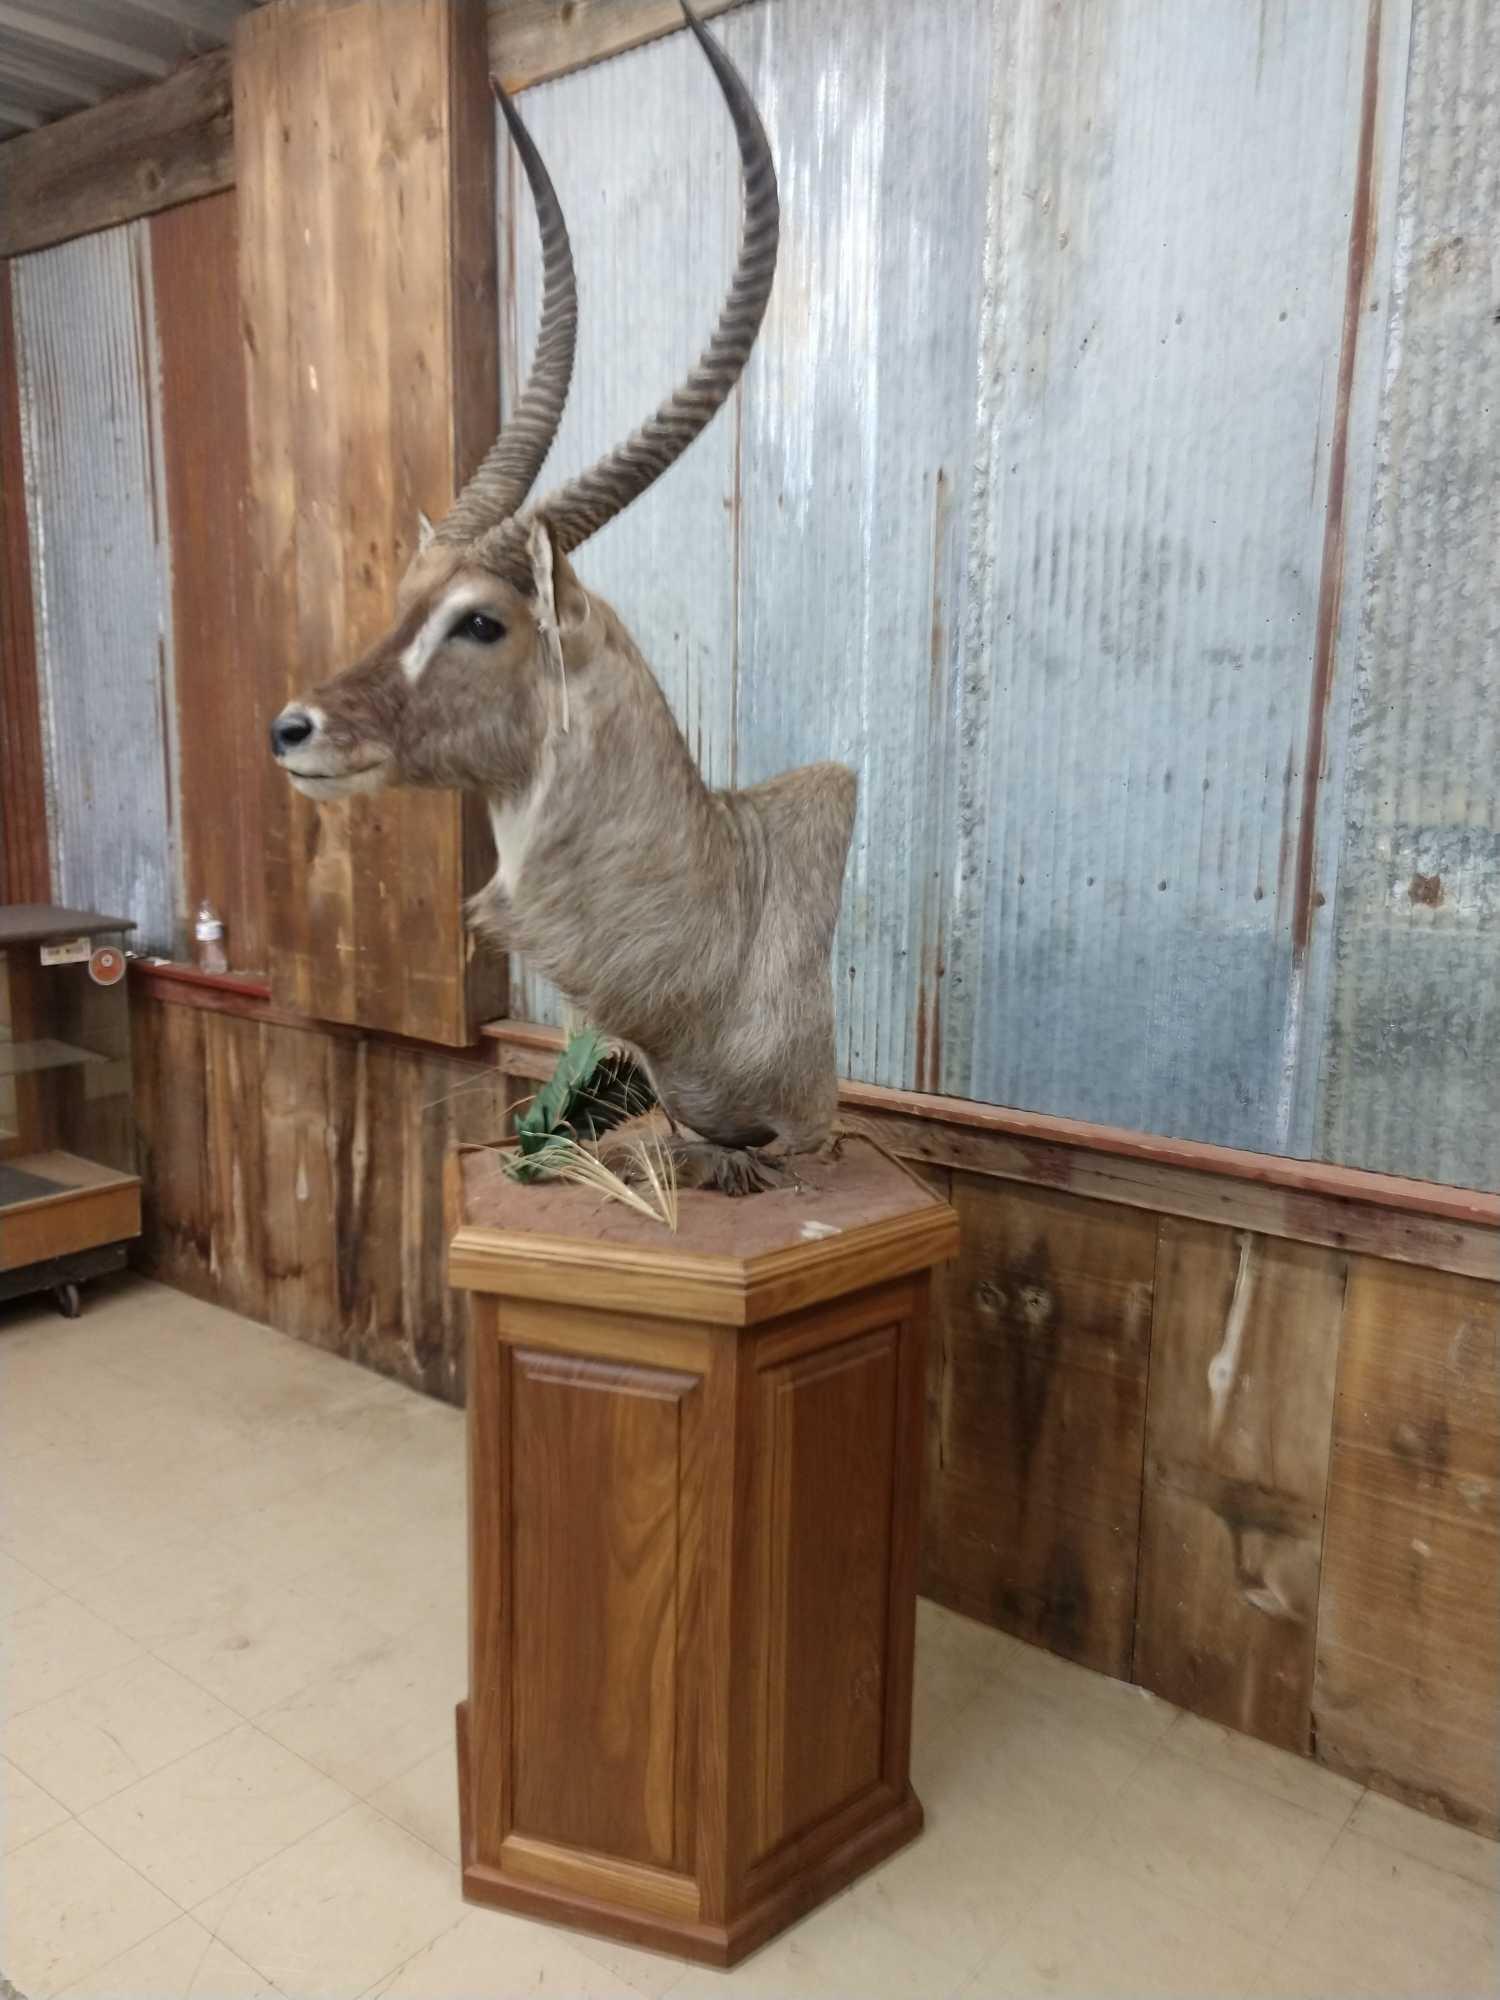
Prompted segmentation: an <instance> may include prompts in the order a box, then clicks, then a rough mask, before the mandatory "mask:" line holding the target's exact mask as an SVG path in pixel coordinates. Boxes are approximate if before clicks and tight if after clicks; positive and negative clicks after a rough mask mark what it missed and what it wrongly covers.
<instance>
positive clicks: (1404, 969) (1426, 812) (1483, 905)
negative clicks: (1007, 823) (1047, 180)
mask: <svg viewBox="0 0 1500 2000" xmlns="http://www.w3.org/2000/svg"><path fill="white" fill-rule="evenodd" d="M1497 76H1500V12H1497V10H1496V8H1495V7H1494V5H1493V4H1492V0H1418V4H1417V6H1416V8H1415V20H1414V32H1413V39H1412V55H1411V72H1410V82H1409V88H1408V96H1407V112H1406V133H1405V143H1404V147H1403V151H1402V158H1401V175H1400V220H1399V261H1398V266H1397V270H1396V274H1395V311H1394V315H1393V318H1392V322H1391V329H1390V337H1389V342H1388V346H1387V350H1386V393H1385V401H1384V407H1383V410H1382V421H1381V433H1380V452H1379V465H1378V470H1377V473H1376V478H1375V502H1374V522H1373V526H1372V531H1371V536H1370V553H1369V561H1368V567H1367V571H1366V575H1365V579H1364V590H1363V592H1362V593H1361V597H1360V600H1359V607H1360V611H1361V614H1362V616H1361V625H1360V630H1359V634H1358V655H1357V668H1356V673H1355V676H1354V681H1355V711H1354V718H1353V726H1352V734H1351V741H1350V750H1349V760H1348V774H1347V780H1346V788H1345V797H1346V817H1347V830H1346V833H1345V837H1344V846H1343V855H1342V865H1341V868H1340V873H1339V881H1338V896H1337V917H1336V965H1335V978H1334V1000H1333V1008H1332V1014H1331V1021H1330V1033H1329V1039H1328V1043H1327V1047H1326V1050H1325V1056H1324V1095H1323V1100H1322V1106H1321V1119H1320V1130H1319V1136H1320V1148H1321V1150H1322V1151H1324V1152H1325V1153H1326V1154H1327V1155H1328V1156H1329V1157H1331V1158H1335V1159H1339V1160H1344V1161H1348V1162H1350V1163H1352V1164H1355V1165H1359V1166H1368V1167H1376V1168H1382V1169H1385V1170H1388V1171H1391V1172H1395V1173H1405V1174H1417V1175H1424V1176H1428V1177H1430V1178H1432V1179H1434V1180H1443V1181H1451V1182H1457V1183H1467V1184H1472V1185H1475V1186H1482V1187H1491V1188H1493V1187H1500V566H1497V551H1500V478H1497V473H1496V467H1497V464H1500V325H1497V323H1496V321H1497V313H1500V233H1497V226H1496V203H1497V197H1500V96H1497V94H1496V88H1495V79H1496V77H1497Z"/></svg>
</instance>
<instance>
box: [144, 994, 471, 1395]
mask: <svg viewBox="0 0 1500 2000" xmlns="http://www.w3.org/2000/svg"><path fill="white" fill-rule="evenodd" d="M133 1015H134V1050H135V1104H136V1114H137V1119H138V1122H139V1127H140V1133H141V1140H142V1147H143V1159H144V1163H145V1164H144V1169H143V1170H144V1172H145V1176H146V1181H147V1202H146V1218H145V1220H146V1232H145V1236H144V1238H143V1248H142V1255H143V1258H144V1261H145V1262H146V1264H147V1267H148V1268H149V1269H151V1270H152V1271H153V1272H154V1273H155V1274H156V1275H157V1276H159V1277H161V1278H164V1279H165V1280H166V1281H167V1282H169V1283H171V1284H175V1285H180V1286H181V1287H182V1288H183V1289H184V1290H186V1291H190V1292H193V1293H194V1294H196V1295H197V1296H199V1297H203V1298H210V1299H213V1300H214V1301H216V1302H217V1303H219V1304H222V1305H225V1306H228V1307H230V1308H232V1309H233V1310H235V1311H238V1312H244V1313H249V1314H250V1315H251V1316H252V1317H253V1318H256V1319H264V1320H267V1321H269V1322H270V1324H271V1325H273V1326H276V1327H279V1328H280V1329H281V1330H282V1331H283V1332H286V1333H292V1334H295V1335H297V1336H298V1338H300V1339H304V1340H310V1341H313V1342H315V1343H316V1344H317V1345H318V1346H321V1347H326V1348H328V1349H330V1350H331V1351H332V1352H334V1353H337V1354H342V1355H344V1356H346V1357H347V1358H348V1359H349V1360H351V1361H358V1362H361V1363H363V1364H364V1365H365V1366H366V1367H371V1368H375V1369H378V1370H379V1371H380V1372H381V1373H382V1374H386V1375H391V1376H394V1377H395V1378H396V1380H398V1381H401V1382H405V1383H407V1384H408V1385H409V1386H411V1387H412V1388H415V1389H423V1390H426V1391H427V1392H428V1393H429V1394H430V1395H435V1396H441V1397H442V1398H444V1399H445V1400H446V1401H448V1402H461V1401H462V1400H463V1391H464V1353H463V1350H464V1340H465V1334H466V1329H467V1321H468V1310H467V1305H466V1303H465V1302H464V1301H462V1300H460V1299H458V1298H457V1297H455V1295H454V1294H453V1292H452V1290H451V1288H450V1286H449V1284H448V1278H447V1270H446V1258H447V1243H448V1234H449V1232H448V1229H447V1228H446V1226H445V1223H444V1206H443V1203H444V1194H443V1179H444V1166H445V1162H446V1159H447V1154H448V1149H449V1148H450V1146H451V1145H452V1144H453V1143H454V1142H455V1141H458V1140H477V1139H493V1138H495V1137H497V1136H498V1135H499V1133H500V1130H501V1127H502V1125H503V1122H504V1117H505V1083H504V1079H503V1078H502V1077H500V1075H499V1074H498V1072H496V1071H494V1070H492V1069H489V1068H486V1067H482V1066H480V1065H477V1064H472V1063H467V1062H464V1061H461V1060H458V1059H456V1058H447V1057H440V1056H435V1055H433V1054H431V1053H429V1052H428V1051H426V1050H423V1049H419V1048H411V1047H407V1046H402V1045H399V1044H392V1043H383V1042H380V1041H378V1040H375V1039H373V1038H369V1037H364V1036H360V1035H356V1034H352V1033H350V1032H348V1031H347V1030H326V1029H323V1028H319V1027H316V1026H313V1025H309V1026H307V1027H305V1028H294V1027H288V1026H285V1025H282V1024H279V1023H268V1022H267V1023H263V1022H257V1021H254V1020H243V1019H239V1018H237V1017H236V1016H234V1015H229V1014H219V1013H211V1012H208V1011H205V1010H202V1009H199V1008H196V1007H190V1006H174V1005H170V1004H164V1003H162V1002H160V1001H156V1000H151V999H145V998H141V997H139V996H138V997H137V999H136V1003H135V1006H134V1009H133Z"/></svg>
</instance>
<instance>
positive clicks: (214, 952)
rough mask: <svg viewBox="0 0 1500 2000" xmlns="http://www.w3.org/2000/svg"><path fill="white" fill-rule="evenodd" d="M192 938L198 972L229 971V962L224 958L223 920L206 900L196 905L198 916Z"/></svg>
mask: <svg viewBox="0 0 1500 2000" xmlns="http://www.w3.org/2000/svg"><path fill="white" fill-rule="evenodd" d="M193 937H194V939H195V941H196V944H197V959H198V970H199V971H200V972H227V971H228V970H229V960H228V959H227V958H226V957H225V956H224V919H223V918H222V917H221V916H220V915H219V913H218V911H217V910H216V909H215V908H214V906H213V904H212V903H210V902H208V901H206V900H205V901H204V902H201V903H200V904H199V905H198V915H197V918H196V920H195V921H194V924H193Z"/></svg>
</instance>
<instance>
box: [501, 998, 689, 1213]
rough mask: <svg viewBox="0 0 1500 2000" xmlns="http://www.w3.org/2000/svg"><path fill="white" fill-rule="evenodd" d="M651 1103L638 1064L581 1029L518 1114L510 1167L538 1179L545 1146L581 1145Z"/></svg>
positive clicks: (543, 1169) (635, 1115) (591, 1031)
mask: <svg viewBox="0 0 1500 2000" xmlns="http://www.w3.org/2000/svg"><path fill="white" fill-rule="evenodd" d="M655 1102H656V1093H655V1091H653V1090H652V1088H651V1084H650V1082H649V1080H648V1078H647V1077H646V1074H645V1072H644V1071H643V1070H642V1069H641V1067H640V1065H639V1064H638V1063H635V1062H632V1060H631V1059H630V1057H629V1056H627V1055H624V1054H620V1053H617V1054H614V1055H611V1054H610V1053H609V1050H608V1048H607V1046H606V1044H605V1041H604V1037H603V1036H602V1035H601V1034H599V1032H598V1031H597V1030H596V1029H594V1028H584V1029H582V1030H580V1032H579V1033H578V1034H576V1035H574V1036H572V1037H571V1038H570V1040H569V1042H568V1045H567V1047H566V1048H565V1049H564V1050H563V1052H562V1054H561V1055H560V1056H559V1057H558V1059H557V1067H556V1069H554V1070H553V1072H552V1074H551V1076H550V1077H549V1078H548V1079H547V1081H546V1083H544V1084H543V1085H542V1087H541V1089H540V1090H539V1091H538V1092H537V1094H536V1096H535V1097H534V1098H533V1099H532V1101H531V1103H530V1104H528V1105H527V1107H526V1109H525V1110H524V1111H523V1112H522V1113H521V1114H520V1116H519V1117H518V1118H517V1119H516V1139H517V1142H518V1149H517V1152H518V1156H517V1157H515V1158H514V1159H513V1160H512V1163H511V1168H510V1171H511V1173H512V1174H513V1175H514V1177H515V1178H516V1179H517V1180H539V1179H542V1178H543V1177H544V1176H545V1175H546V1172H547V1162H546V1158H545V1155H546V1151H547V1148H548V1147H549V1146H550V1145H552V1144H553V1142H554V1141H555V1140H558V1139H576V1140H577V1141H578V1142H579V1143H580V1144H583V1143H586V1142H587V1141H588V1140H591V1139H599V1138H602V1137H603V1135H604V1134H605V1133H606V1132H609V1131H612V1130H613V1129H614V1127H615V1126H616V1125H623V1124H624V1123H625V1121H626V1120H627V1119H630V1118H638V1117H640V1116H641V1114H642V1113H643V1112H645V1111H649V1110H650V1109H651V1107H652V1105H653V1104H655Z"/></svg>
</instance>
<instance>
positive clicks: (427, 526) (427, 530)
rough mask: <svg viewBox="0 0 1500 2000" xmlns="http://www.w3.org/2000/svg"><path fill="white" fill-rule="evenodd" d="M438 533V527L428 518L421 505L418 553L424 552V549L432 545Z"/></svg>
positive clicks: (418, 510) (418, 522) (418, 523)
mask: <svg viewBox="0 0 1500 2000" xmlns="http://www.w3.org/2000/svg"><path fill="white" fill-rule="evenodd" d="M436 533H437V529H436V528H435V527H433V525H432V523H431V521H429V520H428V518H427V516H426V515H425V514H424V513H423V512H422V510H421V508H420V507H419V508H418V509H417V554H418V555H420V554H421V553H422V551H423V549H425V548H427V547H429V546H430V544H431V542H432V538H433V536H434V535H435V534H436Z"/></svg>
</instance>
